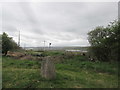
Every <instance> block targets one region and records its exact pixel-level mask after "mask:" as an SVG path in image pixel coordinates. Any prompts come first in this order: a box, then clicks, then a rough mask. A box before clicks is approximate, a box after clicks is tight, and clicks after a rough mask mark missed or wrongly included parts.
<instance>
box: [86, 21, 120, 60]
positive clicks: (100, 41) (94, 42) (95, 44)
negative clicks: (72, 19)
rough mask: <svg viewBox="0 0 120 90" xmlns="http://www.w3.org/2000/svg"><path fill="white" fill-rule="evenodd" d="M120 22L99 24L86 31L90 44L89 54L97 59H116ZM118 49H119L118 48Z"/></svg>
mask: <svg viewBox="0 0 120 90" xmlns="http://www.w3.org/2000/svg"><path fill="white" fill-rule="evenodd" d="M119 29H120V23H119V22H118V21H114V22H111V23H110V24H109V25H108V26H107V27H103V26H101V27H100V26H99V27H96V28H95V29H94V30H92V31H90V32H89V33H88V41H89V42H90V44H91V47H90V49H89V51H90V53H91V55H92V56H93V57H95V58H96V59H98V60H102V61H110V60H117V58H118V49H119V43H118V42H119V40H120V30H119ZM119 50H120V49H119Z"/></svg>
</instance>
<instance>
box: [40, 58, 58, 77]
mask: <svg viewBox="0 0 120 90" xmlns="http://www.w3.org/2000/svg"><path fill="white" fill-rule="evenodd" d="M41 75H42V77H44V78H46V79H55V77H56V73H55V66H54V63H53V61H52V60H51V58H50V56H47V57H45V59H44V60H42V63H41Z"/></svg>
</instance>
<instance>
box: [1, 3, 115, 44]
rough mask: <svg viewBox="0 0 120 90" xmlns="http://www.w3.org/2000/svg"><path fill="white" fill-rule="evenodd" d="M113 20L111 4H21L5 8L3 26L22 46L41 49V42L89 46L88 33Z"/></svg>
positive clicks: (5, 6) (9, 4) (8, 4)
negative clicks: (19, 38) (39, 47)
mask: <svg viewBox="0 0 120 90" xmlns="http://www.w3.org/2000/svg"><path fill="white" fill-rule="evenodd" d="M116 18H117V3H114V2H112V3H108V2H104V3H89V2H86V3H85V2H57V3H55V2H47V3H43V2H41V3H28V2H27V3H26V2H22V3H5V4H4V6H3V18H2V20H3V23H2V24H3V31H5V32H8V34H10V35H11V36H13V38H14V37H15V40H16V41H17V34H15V33H17V32H18V30H20V31H21V45H22V46H23V44H25V43H26V44H27V46H42V45H43V43H42V42H43V41H44V40H46V41H47V42H52V43H53V45H55V46H60V45H62V46H66V45H79V46H80V45H89V43H88V41H87V32H88V31H90V30H92V29H93V28H95V27H96V26H98V25H107V24H108V23H109V22H110V21H111V20H114V19H116ZM14 32H15V33H14Z"/></svg>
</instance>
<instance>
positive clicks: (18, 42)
mask: <svg viewBox="0 0 120 90" xmlns="http://www.w3.org/2000/svg"><path fill="white" fill-rule="evenodd" d="M18 46H20V31H19V35H18Z"/></svg>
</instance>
